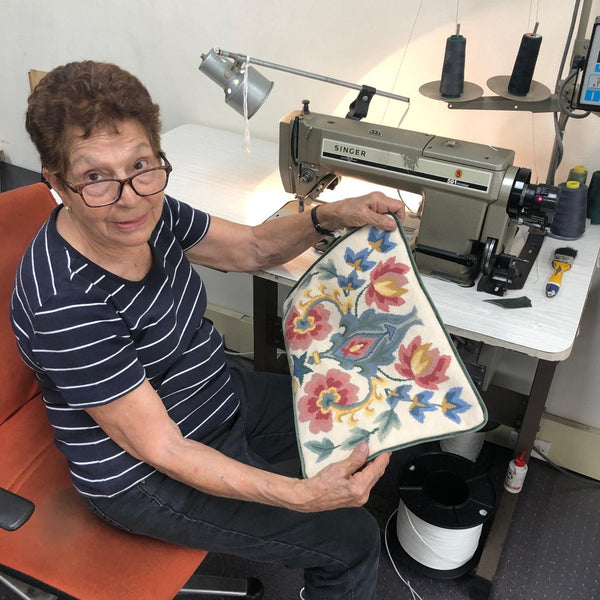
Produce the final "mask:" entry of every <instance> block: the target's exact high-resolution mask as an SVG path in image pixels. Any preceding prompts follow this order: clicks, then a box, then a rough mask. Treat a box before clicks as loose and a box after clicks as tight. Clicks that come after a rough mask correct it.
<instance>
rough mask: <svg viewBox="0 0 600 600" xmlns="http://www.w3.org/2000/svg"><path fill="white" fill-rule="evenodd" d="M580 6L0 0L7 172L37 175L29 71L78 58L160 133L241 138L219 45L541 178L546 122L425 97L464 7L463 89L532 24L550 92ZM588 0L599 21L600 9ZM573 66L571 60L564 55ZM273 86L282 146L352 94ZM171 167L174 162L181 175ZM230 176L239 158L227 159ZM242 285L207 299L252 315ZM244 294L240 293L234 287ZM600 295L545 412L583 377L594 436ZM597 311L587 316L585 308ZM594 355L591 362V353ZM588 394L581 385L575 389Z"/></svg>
mask: <svg viewBox="0 0 600 600" xmlns="http://www.w3.org/2000/svg"><path fill="white" fill-rule="evenodd" d="M573 4H574V2H567V1H566V0H561V1H560V2H550V0H546V1H544V2H540V1H539V0H538V1H537V2H533V1H532V2H523V0H496V1H494V2H482V1H481V0H462V1H461V2H458V3H455V2H449V1H448V0H424V1H420V0H373V1H372V2H370V3H367V4H365V3H364V2H363V1H362V0H327V1H323V0H304V1H303V2H291V1H290V0H288V1H284V0H261V2H247V1H243V0H223V1H222V2H212V1H208V0H205V1H199V0H143V1H142V0H51V1H48V0H27V1H25V2H24V1H22V0H0V145H1V146H2V147H3V148H4V150H5V157H6V160H8V161H9V162H11V163H13V164H16V165H20V166H23V167H28V168H31V169H39V163H38V160H37V157H36V153H35V151H34V148H33V147H32V145H31V143H30V142H29V140H28V139H27V136H26V133H25V130H24V126H23V119H24V113H25V109H26V99H27V95H28V92H29V85H28V80H27V71H28V70H29V69H31V68H35V69H40V70H49V69H51V68H53V67H55V66H57V65H59V64H63V63H65V62H69V61H71V60H80V59H85V58H92V59H96V60H103V61H112V62H116V63H118V64H120V65H121V66H123V67H124V68H126V69H129V70H130V71H132V72H133V73H135V74H136V75H137V76H138V77H140V78H141V79H142V81H143V82H144V83H145V84H146V85H147V87H148V88H149V90H150V92H151V94H152V95H153V97H154V99H155V100H156V101H157V102H158V103H159V104H160V105H161V107H162V115H163V122H164V128H165V130H168V129H171V128H173V127H175V126H177V125H180V124H182V123H186V122H198V123H204V124H208V125H212V126H218V127H222V128H224V129H228V130H232V131H237V132H241V131H242V126H243V124H242V121H241V118H240V117H239V116H237V115H236V114H235V113H233V112H232V111H231V110H230V109H229V108H228V107H226V106H225V104H224V103H223V101H222V97H223V93H222V91H221V90H219V89H218V88H217V87H216V86H215V85H214V84H213V83H212V82H211V81H209V80H208V78H206V77H205V76H204V75H202V74H201V73H199V71H198V65H199V63H200V55H201V53H203V52H205V51H207V50H208V49H209V48H211V47H213V46H219V47H221V48H225V49H228V50H234V51H239V52H242V53H247V54H249V55H251V56H256V57H259V58H263V59H265V60H270V61H273V62H278V63H281V64H284V65H289V66H293V67H296V68H300V69H304V70H308V71H313V72H317V73H321V74H324V75H328V76H331V77H335V78H338V79H342V80H346V81H351V82H355V83H366V84H369V85H372V86H375V87H377V88H379V89H382V90H387V91H391V92H395V93H398V94H402V95H406V96H410V97H411V108H410V111H409V112H408V114H407V116H406V118H405V119H404V121H403V124H402V126H403V127H405V128H407V129H415V130H419V131H426V132H429V133H435V134H440V135H447V136H453V137H456V138H459V139H465V140H470V141H476V142H482V143H488V144H491V145H494V146H502V147H507V148H512V149H514V150H515V151H516V159H515V163H516V164H517V165H518V166H522V167H528V168H530V169H532V172H533V180H534V181H535V180H540V181H543V180H545V178H546V173H547V169H548V159H549V156H550V151H551V147H552V141H553V127H552V120H551V117H550V115H549V114H532V113H527V112H491V111H490V112H483V111H453V110H452V111H451V110H449V109H448V108H447V107H446V105H445V103H442V102H436V101H433V100H430V99H428V98H425V97H423V96H421V95H420V94H419V92H418V90H419V87H420V86H421V85H422V84H423V83H426V82H429V81H432V80H438V79H439V78H440V74H441V68H442V60H443V53H444V47H445V40H446V38H447V37H448V36H449V35H451V34H453V33H454V32H455V28H456V18H457V5H458V21H459V22H460V24H461V33H462V34H463V35H464V36H465V37H466V38H467V58H466V69H465V70H466V79H467V80H468V81H472V82H474V83H477V84H478V85H480V86H481V87H483V88H484V90H485V92H486V93H489V91H488V90H487V88H486V86H485V83H486V81H487V79H489V78H490V77H492V76H495V75H510V73H511V71H512V67H513V64H514V60H515V56H516V52H517V49H518V46H519V43H520V40H521V36H522V35H523V33H525V32H528V31H531V30H532V29H533V25H534V23H535V21H536V20H538V21H539V22H540V26H539V33H540V34H541V35H542V36H543V38H544V39H543V42H542V47H541V51H540V56H539V59H538V62H537V67H536V72H535V79H536V80H538V81H540V82H542V83H543V84H545V85H546V86H548V87H549V88H551V89H554V86H555V82H556V77H557V70H558V67H559V63H560V58H561V55H562V52H563V49H564V44H565V40H566V37H567V29H568V24H569V22H570V19H571V11H572V8H573ZM599 5H600V2H599V1H598V0H595V1H594V4H593V9H592V16H594V15H596V14H598V13H600V6H599ZM569 58H570V52H569ZM263 73H264V74H265V75H267V76H268V77H270V78H272V79H273V80H274V81H275V84H276V87H275V89H274V91H273V93H272V95H271V97H270V99H269V100H268V102H267V103H266V104H265V106H264V107H263V108H262V110H261V111H259V113H258V114H257V115H256V116H255V117H254V118H253V119H252V121H251V131H252V135H254V136H256V137H260V138H264V139H268V140H272V141H277V124H278V120H279V118H280V117H281V116H282V115H283V114H285V113H287V112H289V111H290V110H293V109H296V108H298V107H299V106H300V101H301V100H302V99H303V98H309V99H310V100H311V106H312V108H313V110H315V111H317V112H322V113H332V114H345V112H346V109H347V106H348V104H349V103H350V102H351V100H352V99H353V97H354V96H355V93H354V92H351V91H349V92H348V93H347V92H346V90H345V89H343V88H340V87H337V86H331V85H327V84H324V83H320V82H314V81H311V80H307V79H303V78H299V77H294V76H291V75H288V74H285V73H280V72H277V71H272V70H263ZM404 109H405V105H403V104H401V103H397V102H393V101H392V102H388V101H387V100H385V99H380V98H376V99H375V100H373V102H372V106H371V110H370V113H369V120H371V121H374V122H379V123H383V124H385V125H392V126H395V125H396V124H397V123H398V121H399V119H400V117H401V115H402V113H403V111H404ZM599 136H600V120H599V119H598V118H597V117H595V116H592V117H589V118H587V119H583V120H571V121H570V122H569V124H568V127H567V133H566V136H565V157H564V160H563V163H562V165H561V167H560V169H559V172H558V176H557V182H558V181H562V180H564V179H565V177H566V174H567V172H568V170H569V168H570V167H571V166H573V165H575V164H585V165H586V167H587V168H588V171H589V172H590V173H591V172H592V171H595V170H600V154H598V152H597V151H596V150H597V140H598V139H599ZM175 166H176V165H175ZM232 169H235V158H234V157H232ZM244 277H245V276H242V275H241V276H239V278H238V277H237V276H236V278H234V279H233V280H232V279H231V278H229V277H225V276H221V275H218V276H217V275H215V276H209V278H210V281H209V282H208V287H209V290H210V289H211V285H212V289H213V292H212V294H211V297H210V301H211V302H212V303H213V304H221V305H223V306H225V307H226V308H231V309H234V310H237V311H239V312H250V308H249V306H251V305H250V297H249V280H248V278H244ZM238 284H239V285H238ZM598 287H599V286H595V288H594V295H593V296H592V298H591V300H590V302H589V305H590V306H589V310H588V314H587V315H586V323H588V325H586V327H588V328H589V330H590V332H592V333H593V334H594V335H593V337H590V336H587V337H586V332H585V331H583V334H582V336H581V337H582V340H585V345H584V348H585V349H586V351H585V352H582V354H584V356H580V357H579V358H578V360H577V361H576V362H577V364H571V365H569V368H568V369H561V371H560V372H559V377H558V378H557V382H556V385H555V386H554V387H553V394H554V393H555V392H554V389H555V388H556V389H557V390H558V391H557V392H556V395H555V397H554V398H551V400H550V404H551V405H552V403H554V404H555V405H559V404H560V405H561V406H563V407H564V402H562V403H561V397H562V396H563V394H564V393H565V392H564V390H565V389H566V388H569V385H570V382H571V381H587V382H588V385H586V386H585V389H584V390H582V393H583V394H585V396H586V397H585V398H584V399H583V400H581V401H578V400H577V398H572V399H570V400H569V402H570V406H571V407H570V409H569V411H568V413H569V417H570V418H573V419H575V420H579V421H582V422H584V423H588V424H593V425H595V426H596V427H600V407H596V406H595V402H594V401H595V397H592V396H594V395H595V392H594V390H596V389H600V372H599V371H598V369H597V368H595V365H597V363H598V353H599V350H598V349H597V348H596V343H595V339H596V338H595V333H596V331H597V323H598V317H599V316H600V307H599V302H598V299H597V298H598V294H599V293H600V291H599V290H598ZM590 311H591V312H590ZM588 351H589V353H588ZM580 387H581V386H580Z"/></svg>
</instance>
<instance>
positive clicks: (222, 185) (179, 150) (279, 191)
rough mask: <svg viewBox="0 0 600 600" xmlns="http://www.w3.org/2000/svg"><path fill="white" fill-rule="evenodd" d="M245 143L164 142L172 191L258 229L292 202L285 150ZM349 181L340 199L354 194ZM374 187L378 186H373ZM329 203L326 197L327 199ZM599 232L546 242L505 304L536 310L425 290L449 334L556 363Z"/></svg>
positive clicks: (172, 136)
mask: <svg viewBox="0 0 600 600" xmlns="http://www.w3.org/2000/svg"><path fill="white" fill-rule="evenodd" d="M242 143H243V136H242V135H240V134H235V133H230V132H226V131H223V130H219V129H212V128H209V127H205V126H202V125H182V126H180V127H177V128H176V129H173V130H171V131H169V132H167V133H166V134H165V135H164V136H163V148H164V150H165V152H166V153H167V156H168V158H169V160H170V162H171V163H172V164H173V166H174V170H173V173H172V175H171V179H170V182H169V187H168V188H167V192H168V193H170V194H172V195H173V196H175V197H176V198H177V199H179V200H182V201H184V202H187V203H189V204H191V205H192V206H194V207H196V208H200V209H201V210H204V211H206V212H208V213H210V214H212V215H215V216H219V217H223V218H225V219H230V220H232V221H236V222H239V223H244V224H248V225H256V224H258V223H261V222H263V221H264V220H266V219H267V218H269V217H271V216H272V215H273V214H274V213H276V212H277V211H278V210H279V209H280V208H281V207H282V206H283V205H284V204H286V203H287V202H289V201H290V200H292V199H293V198H292V196H291V195H289V194H287V193H286V192H285V191H284V189H283V185H282V183H281V179H280V176H279V169H278V147H277V144H275V143H272V142H265V141H263V140H257V139H251V152H249V153H247V152H245V151H244V150H242ZM346 183H347V182H346V181H345V180H343V181H342V182H341V184H340V185H339V186H338V188H337V189H336V191H335V197H336V198H337V197H342V196H343V195H344V192H345V190H346V191H347V194H348V195H353V194H354V193H355V190H354V188H353V187H352V185H353V184H352V183H349V184H348V185H347V187H344V186H345V185H346ZM373 187H374V186H373ZM325 198H326V196H325ZM566 245H571V246H573V247H575V248H577V250H578V255H577V258H576V260H575V262H574V265H573V268H572V269H571V271H569V272H568V273H567V274H566V275H565V276H564V278H563V286H562V288H561V290H560V293H559V294H558V295H557V296H556V297H554V298H547V297H546V295H545V291H544V288H545V282H546V281H547V279H548V277H549V276H550V274H551V273H552V266H551V259H552V257H553V255H554V251H555V249H556V248H559V247H561V246H566ZM599 248H600V226H588V228H587V230H586V233H585V235H584V236H583V238H581V239H579V240H576V241H574V242H565V241H562V240H557V239H553V238H550V237H547V238H546V239H545V241H544V243H543V245H542V249H541V251H540V254H539V256H538V259H537V261H536V263H535V264H534V266H533V269H532V271H531V273H530V274H529V277H528V278H527V281H526V283H525V287H524V288H523V289H522V290H509V291H508V292H507V293H506V294H505V297H506V298H511V297H518V296H523V295H524V296H527V297H528V298H529V299H530V300H531V302H532V306H531V307H530V308H519V309H510V310H509V309H504V308H501V307H499V306H497V305H495V304H492V303H489V302H484V300H486V299H490V298H493V296H490V295H489V294H485V293H482V292H478V291H477V290H476V287H471V288H463V287H460V286H458V285H456V284H453V283H449V282H446V281H441V280H439V279H435V278H432V277H427V276H424V277H423V278H422V279H423V283H424V284H425V287H426V288H427V291H428V293H429V295H430V297H431V299H432V300H433V302H434V304H435V306H436V308H437V310H438V312H439V314H440V317H441V318H442V321H443V322H444V324H445V325H446V327H447V329H448V330H449V331H450V332H451V333H453V334H457V335H461V336H465V337H468V338H469V339H473V340H476V341H481V342H486V343H489V344H492V345H495V346H500V347H502V348H507V349H510V350H516V351H518V352H522V353H524V354H527V355H530V356H534V357H536V358H542V359H546V360H550V361H560V360H564V359H565V358H567V357H568V356H569V354H570V352H571V348H572V346H573V343H574V341H575V338H576V336H577V333H578V327H579V321H580V319H581V314H582V312H583V308H584V305H585V301H586V298H587V294H588V290H589V286H590V283H591V280H592V275H593V272H594V269H595V268H596V267H597V266H598V265H597V261H598V249H599ZM317 257H318V255H317V253H316V252H315V251H314V250H312V249H311V250H308V251H307V252H305V253H304V254H302V255H301V256H299V257H298V258H296V259H295V260H293V261H291V262H289V263H287V264H285V265H281V266H280V267H276V268H274V269H270V270H269V271H268V272H265V273H261V276H263V277H266V278H270V279H272V280H274V281H278V282H280V283H283V284H286V285H289V286H291V285H293V284H294V283H295V282H296V281H297V280H298V278H299V277H300V276H301V275H302V273H304V271H306V270H307V269H308V268H309V267H310V265H311V264H312V263H313V262H314V261H315V260H316V258H317Z"/></svg>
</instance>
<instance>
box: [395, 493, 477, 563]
mask: <svg viewBox="0 0 600 600" xmlns="http://www.w3.org/2000/svg"><path fill="white" fill-rule="evenodd" d="M482 528H483V525H482V524H481V525H477V526H475V527H472V528H467V529H443V528H442V527H437V526H436V525H432V524H431V523H427V522H426V521H423V519H420V518H419V517H417V516H416V515H415V514H413V513H412V512H411V511H410V510H409V509H408V508H407V506H406V505H405V504H404V502H403V501H402V499H400V503H399V505H398V517H397V519H396V535H397V536H398V541H399V542H400V544H401V546H402V548H403V549H404V551H405V552H406V553H407V554H408V555H409V556H411V557H412V558H413V559H414V560H416V561H417V562H418V563H420V564H422V565H424V566H425V567H429V568H430V569H435V570H437V571H450V570H453V569H458V568H459V567H462V566H463V565H465V564H466V563H467V562H469V560H470V559H471V558H473V555H474V554H475V551H476V550H477V546H478V544H479V538H480V536H481V530H482Z"/></svg>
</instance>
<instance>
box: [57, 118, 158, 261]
mask: <svg viewBox="0 0 600 600" xmlns="http://www.w3.org/2000/svg"><path fill="white" fill-rule="evenodd" d="M72 139H73V140H74V141H73V143H72V144H71V147H70V150H69V170H68V173H66V175H65V179H66V180H68V181H69V183H70V184H73V185H79V184H83V183H88V182H92V181H100V180H102V179H107V178H108V179H111V178H112V179H124V178H127V177H132V176H133V175H135V174H136V173H138V172H140V171H143V170H145V169H149V168H151V167H157V166H160V164H161V162H160V159H159V158H158V157H157V156H156V154H155V153H154V151H153V150H152V147H151V146H150V142H149V141H148V138H147V136H146V134H145V132H144V129H143V127H142V126H141V125H140V124H139V123H138V122H137V121H133V120H131V121H123V122H121V123H118V125H117V127H116V128H115V127H106V128H99V129H97V130H96V131H95V132H94V133H93V134H92V135H91V136H90V137H88V138H82V137H80V136H77V135H75V136H72ZM49 179H50V178H49ZM50 183H51V184H52V185H53V187H55V188H56V187H57V186H58V188H59V189H57V191H59V193H60V196H61V197H62V200H63V202H64V204H65V205H66V206H67V207H68V208H69V213H68V216H69V218H72V219H73V221H74V224H75V225H76V226H77V230H78V235H79V236H81V238H83V241H84V243H86V244H87V245H88V247H89V248H90V249H92V250H93V251H96V252H98V251H100V252H105V253H109V254H115V253H119V252H123V253H124V255H126V254H127V249H136V248H138V247H139V246H141V245H143V244H146V243H147V241H148V239H149V237H150V234H151V233H152V231H153V229H154V227H155V225H156V223H157V222H158V219H159V218H160V216H161V214H162V205H163V194H164V192H162V191H161V192H158V193H157V194H153V195H152V196H145V197H142V196H138V195H137V194H136V193H135V192H134V191H133V189H132V188H131V186H130V185H128V184H125V185H124V187H123V191H122V194H121V197H120V198H119V200H118V201H117V202H115V203H114V204H111V205H109V206H103V207H100V208H90V207H89V206H86V204H85V203H84V201H83V199H82V197H81V196H80V195H79V194H77V193H75V192H73V191H72V190H70V189H69V188H68V187H67V186H65V185H61V184H60V182H59V181H58V180H57V178H56V177H53V178H52V179H50Z"/></svg>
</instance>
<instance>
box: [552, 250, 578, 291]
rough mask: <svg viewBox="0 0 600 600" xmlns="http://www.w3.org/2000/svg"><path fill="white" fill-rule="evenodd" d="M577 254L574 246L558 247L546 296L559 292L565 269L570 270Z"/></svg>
mask: <svg viewBox="0 0 600 600" xmlns="http://www.w3.org/2000/svg"><path fill="white" fill-rule="evenodd" d="M576 256H577V250H575V249H574V248H557V249H556V251H555V252H554V260H553V261H552V268H553V269H554V271H553V272H552V275H550V279H548V283H546V296H548V298H552V297H553V296H556V294H558V290H559V289H560V285H561V283H562V276H563V273H564V272H565V271H568V270H569V269H570V268H571V266H572V265H573V261H574V260H575V257H576Z"/></svg>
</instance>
